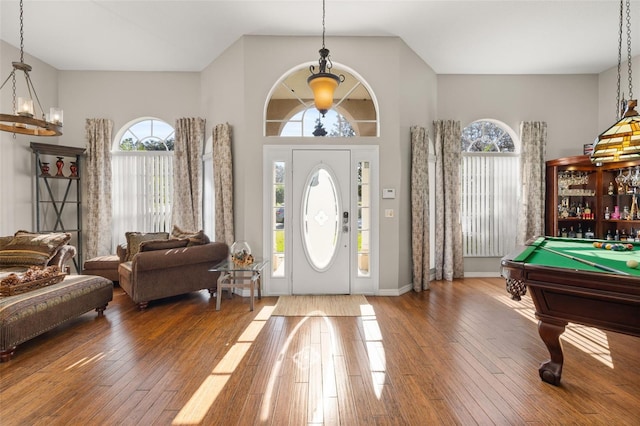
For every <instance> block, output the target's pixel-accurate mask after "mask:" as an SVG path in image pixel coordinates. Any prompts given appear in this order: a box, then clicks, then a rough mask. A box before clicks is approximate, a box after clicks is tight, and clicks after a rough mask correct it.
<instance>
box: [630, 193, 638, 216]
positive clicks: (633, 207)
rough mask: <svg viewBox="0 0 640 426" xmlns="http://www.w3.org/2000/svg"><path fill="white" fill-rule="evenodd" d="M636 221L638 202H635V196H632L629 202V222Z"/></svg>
mask: <svg viewBox="0 0 640 426" xmlns="http://www.w3.org/2000/svg"><path fill="white" fill-rule="evenodd" d="M636 219H638V201H637V200H636V196H635V195H634V196H633V199H632V200H631V210H630V211H629V220H636Z"/></svg>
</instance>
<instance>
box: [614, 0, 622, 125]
mask: <svg viewBox="0 0 640 426" xmlns="http://www.w3.org/2000/svg"><path fill="white" fill-rule="evenodd" d="M623 22H624V0H620V26H619V30H618V91H617V92H616V93H617V96H616V110H615V111H616V115H615V117H616V120H620V118H622V111H621V110H622V109H624V108H622V106H621V105H622V104H621V103H620V74H621V71H622V23H623Z"/></svg>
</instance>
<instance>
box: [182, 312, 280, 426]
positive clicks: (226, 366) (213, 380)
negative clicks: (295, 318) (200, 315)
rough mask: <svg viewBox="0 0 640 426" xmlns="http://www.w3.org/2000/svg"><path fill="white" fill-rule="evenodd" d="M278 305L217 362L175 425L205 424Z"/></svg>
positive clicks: (260, 314) (260, 318) (245, 331)
mask: <svg viewBox="0 0 640 426" xmlns="http://www.w3.org/2000/svg"><path fill="white" fill-rule="evenodd" d="M274 308H275V306H265V307H263V308H262V309H261V310H260V312H259V313H258V315H256V317H255V318H254V319H253V321H252V322H251V323H250V324H249V325H248V326H247V328H246V329H245V330H244V331H243V332H242V334H241V335H240V337H238V341H237V342H236V343H234V344H233V346H231V348H229V351H228V352H227V353H226V354H225V355H224V357H222V359H221V360H220V362H218V364H216V366H215V367H214V368H213V370H212V371H211V375H209V376H207V378H206V379H205V380H204V381H203V382H202V384H201V385H200V387H199V388H198V390H197V391H196V392H195V393H194V394H193V395H192V396H191V398H190V399H189V401H188V402H187V403H186V404H185V406H184V407H182V409H181V410H180V412H179V413H178V415H177V416H176V418H175V419H174V420H173V422H172V424H174V425H194V424H200V423H202V420H203V419H204V417H205V416H206V414H207V413H208V412H209V410H210V409H212V407H213V404H214V402H215V401H216V399H217V398H218V395H220V392H221V391H222V389H224V386H225V385H226V383H227V381H228V380H229V378H230V377H231V375H232V374H233V373H234V372H235V371H236V368H238V365H239V364H240V362H242V360H243V358H244V357H245V355H246V354H247V352H249V349H250V348H251V345H252V344H253V342H254V341H255V340H256V338H257V337H258V334H260V331H261V330H262V329H263V328H264V325H265V324H266V322H267V320H268V319H269V318H270V317H271V313H272V312H273V309H274Z"/></svg>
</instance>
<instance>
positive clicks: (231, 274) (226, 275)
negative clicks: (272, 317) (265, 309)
mask: <svg viewBox="0 0 640 426" xmlns="http://www.w3.org/2000/svg"><path fill="white" fill-rule="evenodd" d="M267 263H269V262H268V261H266V260H260V259H255V260H254V262H253V263H251V264H249V265H236V264H235V263H233V262H230V261H229V260H228V259H227V260H224V261H222V262H220V263H219V264H217V265H216V266H214V267H212V268H211V269H209V271H211V272H220V277H218V288H217V290H216V311H219V310H220V299H221V298H222V290H223V289H228V290H229V298H231V293H233V289H234V288H249V291H250V292H251V295H250V302H249V307H250V309H251V310H252V311H253V299H254V297H255V290H256V288H257V289H258V299H261V298H262V282H261V274H262V270H263V269H264V268H265V266H267Z"/></svg>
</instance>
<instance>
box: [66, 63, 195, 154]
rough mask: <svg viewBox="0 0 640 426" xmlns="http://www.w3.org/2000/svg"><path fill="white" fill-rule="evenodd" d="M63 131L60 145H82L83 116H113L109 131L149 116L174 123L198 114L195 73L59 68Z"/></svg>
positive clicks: (83, 140) (84, 145)
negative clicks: (62, 69)
mask: <svg viewBox="0 0 640 426" xmlns="http://www.w3.org/2000/svg"><path fill="white" fill-rule="evenodd" d="M59 74H60V78H59V89H60V105H61V107H62V108H64V134H63V135H62V136H60V138H59V139H60V144H61V145H67V146H78V147H86V137H85V124H86V119H87V118H109V119H111V120H113V132H114V136H115V133H116V132H117V131H118V130H119V129H120V128H121V127H123V126H124V125H125V124H127V123H128V122H129V121H131V120H134V119H136V118H139V117H146V116H152V117H157V118H160V119H162V120H164V121H166V122H167V123H169V124H171V125H174V124H175V121H176V119H178V118H181V117H198V116H200V73H187V72H124V71H123V72H112V71H60V73H59Z"/></svg>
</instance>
